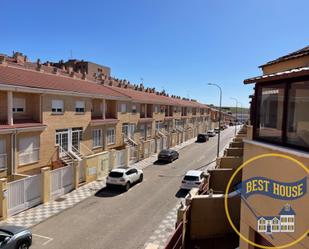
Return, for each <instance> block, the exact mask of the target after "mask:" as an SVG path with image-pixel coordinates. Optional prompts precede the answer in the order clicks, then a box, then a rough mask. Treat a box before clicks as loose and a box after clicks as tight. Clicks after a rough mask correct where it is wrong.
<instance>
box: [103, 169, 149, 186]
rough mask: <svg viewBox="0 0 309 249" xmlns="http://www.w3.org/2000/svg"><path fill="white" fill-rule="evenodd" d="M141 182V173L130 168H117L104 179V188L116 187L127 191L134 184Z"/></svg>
mask: <svg viewBox="0 0 309 249" xmlns="http://www.w3.org/2000/svg"><path fill="white" fill-rule="evenodd" d="M142 181H143V171H142V170H140V169H136V168H130V167H119V168H116V169H113V170H112V171H111V172H110V173H109V174H108V177H107V179H106V187H110V186H112V185H118V186H122V187H124V188H125V190H129V188H130V187H131V186H132V185H133V184H134V183H136V182H142Z"/></svg>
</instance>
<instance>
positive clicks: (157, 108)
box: [154, 105, 159, 113]
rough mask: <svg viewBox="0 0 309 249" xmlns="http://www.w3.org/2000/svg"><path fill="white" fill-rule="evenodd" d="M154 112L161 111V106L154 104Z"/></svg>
mask: <svg viewBox="0 0 309 249" xmlns="http://www.w3.org/2000/svg"><path fill="white" fill-rule="evenodd" d="M154 112H155V113H158V112H159V106H157V105H155V106H154Z"/></svg>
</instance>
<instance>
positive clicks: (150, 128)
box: [146, 123, 152, 137]
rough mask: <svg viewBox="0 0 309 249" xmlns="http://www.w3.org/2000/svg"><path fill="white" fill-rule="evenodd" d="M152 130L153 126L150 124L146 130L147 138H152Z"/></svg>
mask: <svg viewBox="0 0 309 249" xmlns="http://www.w3.org/2000/svg"><path fill="white" fill-rule="evenodd" d="M151 130H152V124H151V123H149V124H147V130H146V136H147V137H150V136H151Z"/></svg>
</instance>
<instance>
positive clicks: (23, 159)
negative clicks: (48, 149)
mask: <svg viewBox="0 0 309 249" xmlns="http://www.w3.org/2000/svg"><path fill="white" fill-rule="evenodd" d="M39 159H40V148H36V149H32V150H24V151H20V152H19V165H25V164H30V163H35V162H38V161H39Z"/></svg>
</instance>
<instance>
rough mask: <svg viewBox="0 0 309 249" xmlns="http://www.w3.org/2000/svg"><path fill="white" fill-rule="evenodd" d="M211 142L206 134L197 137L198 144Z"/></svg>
mask: <svg viewBox="0 0 309 249" xmlns="http://www.w3.org/2000/svg"><path fill="white" fill-rule="evenodd" d="M208 140H209V136H208V135H207V134H206V133H201V134H198V135H197V140H196V141H197V142H199V143H203V142H207V141H208Z"/></svg>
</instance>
